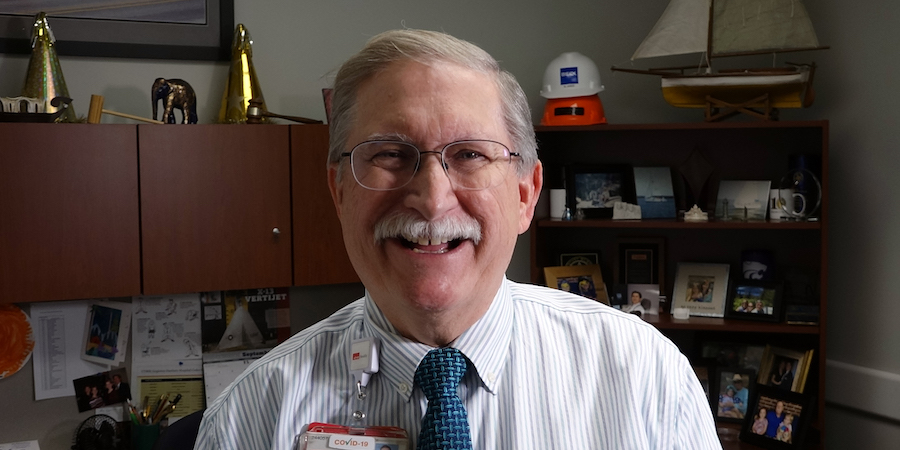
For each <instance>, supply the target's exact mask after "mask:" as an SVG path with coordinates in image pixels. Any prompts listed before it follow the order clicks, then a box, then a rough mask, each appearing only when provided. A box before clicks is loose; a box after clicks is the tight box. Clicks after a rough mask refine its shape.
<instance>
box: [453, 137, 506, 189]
mask: <svg viewBox="0 0 900 450" xmlns="http://www.w3.org/2000/svg"><path fill="white" fill-rule="evenodd" d="M444 164H446V167H447V174H449V175H450V181H451V182H453V184H454V185H456V186H458V187H461V188H465V189H487V188H490V187H493V186H496V185H498V184H500V182H502V181H503V179H504V178H505V177H506V175H507V173H508V172H509V166H510V156H509V149H507V148H506V146H504V145H503V144H500V143H499V142H493V141H461V142H454V143H453V144H450V145H448V146H447V148H446V149H444Z"/></svg>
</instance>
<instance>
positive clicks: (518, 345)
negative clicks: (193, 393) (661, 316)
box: [195, 279, 721, 450]
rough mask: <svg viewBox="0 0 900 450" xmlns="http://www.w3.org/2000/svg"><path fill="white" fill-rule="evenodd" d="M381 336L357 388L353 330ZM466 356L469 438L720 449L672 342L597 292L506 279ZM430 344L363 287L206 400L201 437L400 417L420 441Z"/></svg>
mask: <svg viewBox="0 0 900 450" xmlns="http://www.w3.org/2000/svg"><path fill="white" fill-rule="evenodd" d="M373 336H374V337H376V338H378V339H379V340H380V342H381V354H380V358H379V362H380V371H379V372H378V373H377V374H375V375H373V376H372V378H371V380H370V381H369V384H368V389H367V394H368V395H367V397H366V398H365V400H359V399H358V398H357V396H356V382H355V380H354V378H353V376H352V375H351V374H350V370H349V359H350V344H351V342H352V341H353V340H355V339H359V338H364V337H373ZM452 346H453V347H455V348H458V349H459V350H461V351H462V352H463V354H465V355H466V357H468V358H469V360H470V361H471V362H472V364H471V366H470V369H469V371H468V372H467V373H466V375H465V377H464V378H463V381H462V383H461V384H460V388H459V395H460V398H461V399H462V401H463V402H464V403H465V406H466V410H467V411H468V416H469V425H470V429H471V433H472V443H473V448H474V449H476V450H481V449H530V448H535V449H537V448H540V449H560V450H570V449H654V450H656V449H712V448H716V449H720V448H721V444H720V443H719V440H718V438H717V435H716V429H715V425H714V422H713V417H712V411H711V408H710V404H709V402H708V401H707V399H706V396H705V395H704V393H703V390H702V388H701V386H700V382H699V381H698V379H697V376H696V375H695V374H694V372H693V370H692V369H691V366H690V364H689V363H688V361H687V359H686V358H685V357H684V355H682V353H681V352H680V351H679V349H678V348H677V347H676V346H675V344H673V343H672V342H671V341H669V340H668V339H667V338H666V337H665V336H663V335H662V334H661V333H660V332H659V331H658V330H656V328H654V327H653V326H652V325H650V324H648V323H646V322H644V321H642V320H640V319H639V318H638V317H636V316H634V315H631V314H625V313H621V312H619V311H616V310H614V309H612V308H610V307H608V306H605V305H602V304H600V303H597V302H595V301H592V300H589V299H585V298H582V297H578V296H575V295H572V294H569V293H566V292H562V291H558V290H555V289H549V288H545V287H541V286H533V285H527V284H519V283H514V282H512V281H509V280H506V279H504V280H503V283H502V284H501V287H500V289H499V290H498V292H497V294H496V296H495V297H494V300H493V302H492V304H491V306H490V308H489V309H488V311H487V312H486V313H485V315H484V316H483V317H482V318H481V319H479V320H478V322H476V323H475V324H474V325H472V327H471V328H470V329H468V330H467V331H466V332H464V333H463V334H462V335H461V336H460V337H459V338H458V339H457V340H456V341H454V342H453V344H452ZM430 349H431V348H430V347H429V346H427V345H425V344H421V343H418V342H413V341H410V340H409V339H406V338H404V337H402V336H400V335H399V334H398V333H397V331H396V329H395V328H394V327H393V326H392V325H391V324H390V322H388V320H387V319H386V318H385V317H384V315H383V314H382V313H381V311H380V310H379V309H378V307H377V306H376V305H375V302H374V301H372V299H371V298H370V297H369V295H368V293H367V294H366V296H365V297H363V298H361V299H359V300H357V301H355V302H353V303H351V304H349V305H347V306H346V307H344V308H342V309H341V310H339V311H337V312H336V313H334V314H333V315H332V316H330V317H329V318H327V319H325V320H323V321H321V322H319V323H318V324H316V325H313V326H312V327H310V328H307V329H306V330H304V331H301V332H300V333H297V334H296V335H294V336H293V337H291V338H290V339H288V340H287V341H285V342H284V343H282V344H281V345H279V346H278V347H276V348H275V349H273V350H272V351H270V352H269V353H268V354H266V355H265V356H264V357H262V358H260V359H259V360H257V361H256V362H254V363H253V364H252V365H251V366H250V367H248V368H247V370H246V371H245V372H244V373H243V374H241V375H240V376H238V378H237V379H236V380H235V381H234V383H232V385H231V386H229V387H228V388H227V389H225V391H224V392H223V393H222V395H220V396H219V397H218V399H216V400H215V401H214V402H213V404H212V405H210V406H209V408H208V409H207V411H206V413H205V415H204V418H203V423H202V425H201V427H200V434H199V436H198V438H197V441H196V447H195V449H197V450H207V449H224V450H256V449H260V450H262V449H272V450H288V449H291V448H292V446H293V442H294V438H295V437H296V436H297V435H298V434H299V433H301V432H302V431H303V430H304V426H305V425H307V424H309V423H311V422H329V423H336V424H343V425H353V424H356V423H358V422H354V420H353V414H354V412H355V411H362V412H364V413H365V414H366V419H365V424H366V425H383V426H397V427H401V428H404V429H406V430H407V431H408V433H409V436H410V443H411V447H410V448H415V439H416V437H417V436H418V434H419V428H420V423H421V420H422V417H423V415H424V414H425V407H426V405H427V400H426V399H425V396H424V395H423V394H422V391H421V390H420V389H418V388H416V387H415V386H414V384H413V375H414V374H415V371H416V366H418V364H419V361H421V360H422V358H423V357H424V356H425V354H426V353H427V352H428V351H429V350H430Z"/></svg>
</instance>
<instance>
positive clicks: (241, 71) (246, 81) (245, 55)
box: [218, 23, 268, 123]
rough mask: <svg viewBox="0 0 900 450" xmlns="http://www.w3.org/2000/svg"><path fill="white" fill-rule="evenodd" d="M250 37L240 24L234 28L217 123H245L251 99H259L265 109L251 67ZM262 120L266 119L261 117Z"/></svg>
mask: <svg viewBox="0 0 900 450" xmlns="http://www.w3.org/2000/svg"><path fill="white" fill-rule="evenodd" d="M252 45H253V40H252V39H251V38H250V32H248V31H247V28H246V27H244V24H241V23H239V24H238V25H237V27H236V28H235V30H234V40H233V41H232V44H231V68H230V69H229V72H228V81H227V82H226V84H225V92H224V93H222V107H221V108H220V109H219V120H218V122H219V123H246V122H247V104H248V102H249V101H250V99H258V100H260V101H262V109H263V111H266V100H265V98H263V93H262V89H261V88H260V87H259V79H258V78H257V77H256V69H254V68H253V48H252ZM262 121H263V122H268V119H267V118H265V117H263V118H262Z"/></svg>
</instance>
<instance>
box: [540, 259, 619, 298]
mask: <svg viewBox="0 0 900 450" xmlns="http://www.w3.org/2000/svg"><path fill="white" fill-rule="evenodd" d="M544 278H545V279H546V283H547V286H548V287H551V288H554V289H559V290H561V291H566V292H571V293H573V294H577V295H581V296H582V297H587V298H589V299H592V300H596V301H598V302H600V303H603V304H606V305H609V294H608V293H607V291H606V285H605V284H604V282H603V274H602V273H601V272H600V266H599V265H597V264H589V265H579V266H554V267H544Z"/></svg>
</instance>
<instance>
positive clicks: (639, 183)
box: [634, 167, 676, 219]
mask: <svg viewBox="0 0 900 450" xmlns="http://www.w3.org/2000/svg"><path fill="white" fill-rule="evenodd" d="M634 193H635V196H636V197H637V204H638V205H639V206H640V207H641V218H642V219H674V218H675V216H676V208H675V190H674V189H673V188H672V171H671V169H669V168H668V167H635V168H634Z"/></svg>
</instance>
